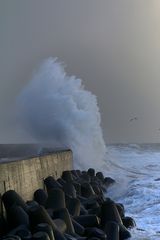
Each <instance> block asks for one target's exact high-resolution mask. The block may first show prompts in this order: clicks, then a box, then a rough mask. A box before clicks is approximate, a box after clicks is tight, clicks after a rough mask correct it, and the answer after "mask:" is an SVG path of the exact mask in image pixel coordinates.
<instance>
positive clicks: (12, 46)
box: [0, 0, 160, 143]
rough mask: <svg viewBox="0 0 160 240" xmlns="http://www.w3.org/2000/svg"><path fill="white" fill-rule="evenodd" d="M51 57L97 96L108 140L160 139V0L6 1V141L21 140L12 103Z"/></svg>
mask: <svg viewBox="0 0 160 240" xmlns="http://www.w3.org/2000/svg"><path fill="white" fill-rule="evenodd" d="M50 56H53V57H58V58H59V59H60V60H61V61H63V62H65V64H66V65H67V67H66V70H67V72H68V73H69V74H74V75H76V76H77V77H79V78H81V79H83V83H84V85H85V86H86V89H88V90H90V91H92V92H93V93H94V94H95V95H97V99H98V103H99V107H100V111H101V117H102V127H103V132H104V138H105V141H106V142H107V143H111V142H126V143H127V142H160V131H159V128H160V106H159V105H160V1H159V0H27V1H26V0H12V1H11V0H0V111H1V114H0V142H14V141H20V135H18V133H16V130H15V128H14V122H12V117H11V115H12V114H11V109H13V107H12V106H13V105H14V102H15V99H16V96H17V95H18V94H19V92H20V91H21V89H22V88H23V87H24V86H25V84H26V83H27V81H28V80H29V79H30V76H31V73H32V72H33V70H34V68H35V67H36V66H37V64H39V63H40V62H41V61H42V60H43V59H45V58H47V57H50ZM135 117H136V119H133V121H130V119H131V118H135Z"/></svg>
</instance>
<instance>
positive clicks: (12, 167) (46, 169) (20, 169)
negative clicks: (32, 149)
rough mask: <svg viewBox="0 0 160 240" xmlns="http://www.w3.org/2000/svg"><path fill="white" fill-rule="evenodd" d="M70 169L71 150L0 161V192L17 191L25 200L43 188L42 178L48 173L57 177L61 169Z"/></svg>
mask: <svg viewBox="0 0 160 240" xmlns="http://www.w3.org/2000/svg"><path fill="white" fill-rule="evenodd" d="M71 169H72V151H70V150H63V151H56V152H53V153H50V154H47V155H43V156H36V157H32V158H30V159H25V160H18V161H13V162H8V163H0V193H1V194H3V193H4V192H5V191H7V190H9V189H13V190H15V191H17V192H18V193H19V194H20V195H21V196H22V197H23V198H24V199H25V200H30V199H32V197H33V192H34V191H35V190H36V189H38V188H43V187H44V186H43V179H44V178H45V177H47V176H49V175H52V176H54V177H55V178H58V177H59V176H60V175H61V173H62V171H64V170H71Z"/></svg>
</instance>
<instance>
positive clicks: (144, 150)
mask: <svg viewBox="0 0 160 240" xmlns="http://www.w3.org/2000/svg"><path fill="white" fill-rule="evenodd" d="M159 147H160V145H159ZM106 158H107V160H108V161H107V162H106V165H107V169H108V168H109V169H108V170H109V171H108V170H107V171H106V174H107V173H108V172H109V174H110V176H112V177H114V178H115V179H116V180H117V185H115V186H114V187H112V188H110V191H109V193H108V195H109V196H111V197H112V198H113V199H114V200H115V201H119V202H122V203H123V204H124V205H125V209H126V215H128V216H131V217H133V218H134V219H135V221H136V223H137V227H136V229H134V230H133V231H132V238H131V239H133V240H143V239H145V240H151V239H152V240H158V239H160V181H158V178H159V177H160V172H159V169H160V148H159V149H158V148H157V145H156V148H155V146H154V145H143V146H141V145H137V146H136V145H135V146H134V147H133V146H132V145H131V146H130V145H126V146H124V145H123V146H122V145H119V146H117V145H116V146H109V147H108V152H107V156H106ZM156 179H157V181H155V180H156Z"/></svg>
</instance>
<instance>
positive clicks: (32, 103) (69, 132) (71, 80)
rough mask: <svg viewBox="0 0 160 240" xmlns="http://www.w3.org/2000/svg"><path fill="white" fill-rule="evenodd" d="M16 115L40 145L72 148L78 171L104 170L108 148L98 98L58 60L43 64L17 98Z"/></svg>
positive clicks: (53, 59)
mask: <svg viewBox="0 0 160 240" xmlns="http://www.w3.org/2000/svg"><path fill="white" fill-rule="evenodd" d="M17 112H18V121H19V123H20V124H21V126H22V127H23V128H24V129H25V130H26V132H28V133H29V134H31V135H32V137H34V139H35V140H36V141H37V143H39V144H42V145H49V146H52V147H53V148H70V149H72V151H73V157H74V167H75V168H81V169H82V168H87V167H91V166H92V167H95V168H96V169H100V170H102V165H103V161H104V156H105V152H106V146H105V143H104V140H103V134H102V130H101V126H100V124H101V117H100V112H99V108H98V105H97V99H96V96H95V95H93V94H92V93H91V92H89V91H87V90H85V89H84V86H83V84H82V80H81V79H77V78H76V77H75V76H68V75H67V74H66V72H65V69H64V66H63V64H61V63H60V62H58V61H57V59H55V58H49V59H47V60H45V61H44V62H43V64H42V65H41V66H40V68H39V69H38V71H37V72H36V73H35V74H34V76H33V78H32V79H31V81H30V82H29V83H28V85H27V86H26V87H25V88H24V89H23V90H22V92H21V93H20V95H19V96H18V98H17Z"/></svg>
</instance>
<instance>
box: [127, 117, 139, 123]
mask: <svg viewBox="0 0 160 240" xmlns="http://www.w3.org/2000/svg"><path fill="white" fill-rule="evenodd" d="M134 120H138V118H137V117H134V118H130V119H129V122H132V121H134Z"/></svg>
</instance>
